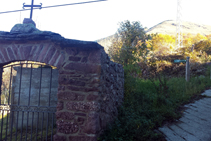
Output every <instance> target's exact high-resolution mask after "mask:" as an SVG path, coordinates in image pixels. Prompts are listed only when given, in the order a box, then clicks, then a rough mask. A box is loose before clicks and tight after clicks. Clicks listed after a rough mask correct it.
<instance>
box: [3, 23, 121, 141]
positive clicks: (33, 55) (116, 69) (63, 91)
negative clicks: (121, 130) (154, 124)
mask: <svg viewBox="0 0 211 141" xmlns="http://www.w3.org/2000/svg"><path fill="white" fill-rule="evenodd" d="M26 27H27V30H25V28H26ZM30 27H32V28H31V29H30ZM14 61H35V62H42V63H46V64H48V65H51V66H55V67H57V69H58V71H59V75H58V93H57V99H58V103H57V112H56V120H57V121H56V124H57V133H56V135H54V140H55V141H97V138H98V137H99V135H100V134H101V133H102V131H103V130H104V129H105V128H106V126H107V125H108V123H111V122H112V121H113V119H114V118H115V117H116V116H117V107H118V106H120V105H121V103H122V101H123V95H124V93H123V90H124V71H123V67H122V66H121V65H119V64H116V63H114V62H112V61H110V59H109V57H108V55H107V54H106V53H105V51H104V48H103V47H102V46H100V45H99V44H98V43H96V42H87V41H78V40H71V39H65V38H63V37H61V35H59V34H56V33H52V32H46V31H39V30H38V29H35V27H33V25H32V24H30V26H27V25H26V24H23V25H17V26H15V27H14V28H13V29H12V30H11V32H0V65H1V66H3V65H4V64H8V63H10V62H14Z"/></svg>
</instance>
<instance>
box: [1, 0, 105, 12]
mask: <svg viewBox="0 0 211 141" xmlns="http://www.w3.org/2000/svg"><path fill="white" fill-rule="evenodd" d="M102 1H107V0H97V1H87V2H79V3H69V4H62V5H52V6H45V7H42V9H43V8H53V7H60V6H69V5H78V4H87V3H94V2H102ZM34 9H40V8H33V10H34ZM26 10H31V9H21V10H13V11H5V12H0V14H5V13H12V12H20V11H26Z"/></svg>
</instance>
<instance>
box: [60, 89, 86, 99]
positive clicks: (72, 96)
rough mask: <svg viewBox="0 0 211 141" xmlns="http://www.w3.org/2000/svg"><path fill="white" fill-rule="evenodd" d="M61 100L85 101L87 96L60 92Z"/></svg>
mask: <svg viewBox="0 0 211 141" xmlns="http://www.w3.org/2000/svg"><path fill="white" fill-rule="evenodd" d="M58 99H59V100H68V101H69V100H71V101H73V100H74V101H83V100H84V99H85V95H82V94H77V93H73V92H61V91H60V92H58Z"/></svg>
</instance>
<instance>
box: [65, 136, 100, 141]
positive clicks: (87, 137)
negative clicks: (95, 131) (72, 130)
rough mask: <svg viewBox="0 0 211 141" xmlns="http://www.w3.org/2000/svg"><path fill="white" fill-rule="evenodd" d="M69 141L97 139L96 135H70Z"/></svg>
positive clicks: (91, 140)
mask: <svg viewBox="0 0 211 141" xmlns="http://www.w3.org/2000/svg"><path fill="white" fill-rule="evenodd" d="M69 140H70V141H97V137H91V136H70V137H69Z"/></svg>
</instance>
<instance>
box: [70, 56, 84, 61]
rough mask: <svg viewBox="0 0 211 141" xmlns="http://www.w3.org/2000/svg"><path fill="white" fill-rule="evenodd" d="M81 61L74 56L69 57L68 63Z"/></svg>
mask: <svg viewBox="0 0 211 141" xmlns="http://www.w3.org/2000/svg"><path fill="white" fill-rule="evenodd" d="M80 60H81V57H75V56H70V57H69V61H74V62H78V61H80Z"/></svg>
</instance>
